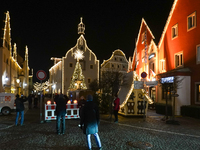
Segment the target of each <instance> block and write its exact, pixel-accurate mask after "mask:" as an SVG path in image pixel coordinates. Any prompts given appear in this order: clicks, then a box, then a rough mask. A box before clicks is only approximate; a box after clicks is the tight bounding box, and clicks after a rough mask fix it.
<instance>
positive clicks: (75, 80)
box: [69, 50, 87, 91]
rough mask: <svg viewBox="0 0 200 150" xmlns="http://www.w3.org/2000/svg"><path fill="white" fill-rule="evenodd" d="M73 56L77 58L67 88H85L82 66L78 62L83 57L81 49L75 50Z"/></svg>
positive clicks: (71, 89) (72, 89)
mask: <svg viewBox="0 0 200 150" xmlns="http://www.w3.org/2000/svg"><path fill="white" fill-rule="evenodd" d="M74 58H75V59H77V62H76V66H75V69H74V73H73V75H72V80H71V83H70V86H69V90H70V91H74V90H80V89H87V87H86V84H85V77H84V75H83V73H82V68H81V65H80V63H79V60H80V59H83V58H84V56H83V51H80V50H77V51H76V52H75V53H74Z"/></svg>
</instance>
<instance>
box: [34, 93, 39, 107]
mask: <svg viewBox="0 0 200 150" xmlns="http://www.w3.org/2000/svg"><path fill="white" fill-rule="evenodd" d="M34 108H38V96H37V95H35V98H34Z"/></svg>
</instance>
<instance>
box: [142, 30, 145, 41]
mask: <svg viewBox="0 0 200 150" xmlns="http://www.w3.org/2000/svg"><path fill="white" fill-rule="evenodd" d="M144 40H145V32H143V33H142V44H143V43H144Z"/></svg>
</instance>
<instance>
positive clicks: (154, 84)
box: [145, 81, 158, 86]
mask: <svg viewBox="0 0 200 150" xmlns="http://www.w3.org/2000/svg"><path fill="white" fill-rule="evenodd" d="M145 84H146V86H156V85H157V84H158V81H147V82H145Z"/></svg>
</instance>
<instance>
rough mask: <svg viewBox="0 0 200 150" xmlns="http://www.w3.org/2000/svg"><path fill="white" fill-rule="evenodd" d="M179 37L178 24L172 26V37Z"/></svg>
mask: <svg viewBox="0 0 200 150" xmlns="http://www.w3.org/2000/svg"><path fill="white" fill-rule="evenodd" d="M176 37H178V24H176V25H174V26H173V27H172V39H174V38H176Z"/></svg>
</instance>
